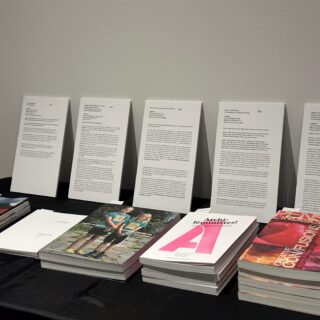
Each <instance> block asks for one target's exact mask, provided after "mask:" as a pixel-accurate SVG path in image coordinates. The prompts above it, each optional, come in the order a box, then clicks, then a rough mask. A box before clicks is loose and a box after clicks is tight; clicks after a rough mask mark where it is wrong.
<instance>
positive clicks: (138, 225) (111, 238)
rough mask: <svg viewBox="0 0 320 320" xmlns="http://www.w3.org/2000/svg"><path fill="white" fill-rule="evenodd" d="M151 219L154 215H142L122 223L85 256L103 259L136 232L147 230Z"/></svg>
mask: <svg viewBox="0 0 320 320" xmlns="http://www.w3.org/2000/svg"><path fill="white" fill-rule="evenodd" d="M151 218H152V214H150V213H140V214H139V215H138V216H136V217H134V218H131V219H130V220H129V221H128V222H122V223H121V226H120V227H119V228H117V229H116V230H114V231H113V232H111V233H109V234H108V235H107V236H106V237H105V238H104V240H103V242H102V243H101V244H99V245H98V246H97V247H96V248H95V249H94V250H93V251H91V252H88V253H87V254H85V256H86V257H92V258H95V259H99V258H102V256H103V255H104V254H105V252H106V251H107V250H109V249H111V248H112V247H113V246H115V245H117V244H119V243H121V242H123V241H124V240H125V239H126V238H128V237H130V236H131V235H132V234H133V233H134V232H137V231H138V230H141V229H143V228H145V227H146V226H147V225H148V223H149V221H150V220H151Z"/></svg>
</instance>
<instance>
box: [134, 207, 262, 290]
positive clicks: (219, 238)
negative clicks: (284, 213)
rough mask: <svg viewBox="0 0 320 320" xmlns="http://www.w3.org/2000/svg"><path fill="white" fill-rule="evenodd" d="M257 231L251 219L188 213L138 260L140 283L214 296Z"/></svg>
mask: <svg viewBox="0 0 320 320" xmlns="http://www.w3.org/2000/svg"><path fill="white" fill-rule="evenodd" d="M257 229H258V224H257V222H256V217H253V216H236V215H226V214H220V213H203V212H191V213H189V214H188V215H186V216H185V217H184V218H183V219H182V220H180V221H179V222H178V223H177V224H176V225H175V226H174V227H173V228H172V229H170V230H169V232H167V233H166V234H165V235H164V236H163V237H162V238H160V239H159V240H158V241H157V242H156V243H155V244H154V245H153V246H152V247H151V248H150V249H148V250H147V251H146V252H145V253H144V254H143V255H142V256H141V257H140V263H141V264H142V265H143V268H142V278H143V281H145V282H149V283H153V284H159V285H164V286H169V287H174V288H179V289H185V290H191V291H196V292H201V293H206V294H212V295H218V294H219V293H220V292H221V290H222V289H223V288H224V287H225V285H226V284H227V283H228V282H229V280H230V279H231V278H232V276H233V275H234V274H235V273H236V270H237V259H238V258H239V256H240V255H241V253H242V252H243V250H244V249H245V248H246V247H247V246H248V245H249V244H250V243H251V241H252V239H253V238H254V237H255V235H256V233H257Z"/></svg>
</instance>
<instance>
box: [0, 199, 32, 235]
mask: <svg viewBox="0 0 320 320" xmlns="http://www.w3.org/2000/svg"><path fill="white" fill-rule="evenodd" d="M29 212H30V203H29V200H28V198H6V197H0V229H1V228H4V227H5V226H7V225H8V224H10V223H11V222H13V221H16V220H17V219H19V218H21V217H23V216H25V215H26V214H27V213H29Z"/></svg>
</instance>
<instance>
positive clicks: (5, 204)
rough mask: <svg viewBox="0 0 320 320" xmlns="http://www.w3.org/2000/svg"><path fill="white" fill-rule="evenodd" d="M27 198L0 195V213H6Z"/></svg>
mask: <svg viewBox="0 0 320 320" xmlns="http://www.w3.org/2000/svg"><path fill="white" fill-rule="evenodd" d="M24 200H26V198H6V197H0V214H2V213H5V212H6V211H8V210H9V209H11V208H13V207H15V206H16V205H18V204H19V203H20V202H22V201H24Z"/></svg>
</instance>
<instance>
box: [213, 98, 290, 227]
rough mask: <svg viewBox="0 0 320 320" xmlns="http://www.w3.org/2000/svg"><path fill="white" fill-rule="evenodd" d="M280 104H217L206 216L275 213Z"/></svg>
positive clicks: (265, 215)
mask: <svg viewBox="0 0 320 320" xmlns="http://www.w3.org/2000/svg"><path fill="white" fill-rule="evenodd" d="M284 108H285V105H284V103H267V102H220V105H219V115H218V123H217V134H216V144H215V156H214V169H213V179H212V196H211V212H219V213H226V214H237V215H254V216H257V217H258V221H259V222H268V221H269V220H270V219H271V217H273V215H274V214H275V212H276V210H277V197H278V183H279V168H280V155H281V144H282V130H283V118H284Z"/></svg>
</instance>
